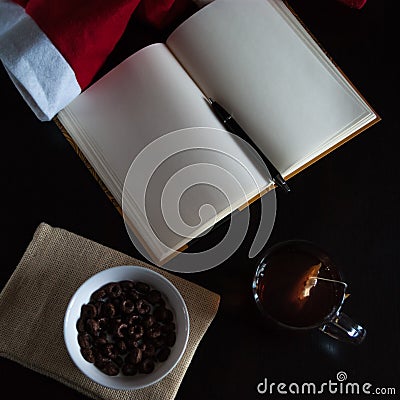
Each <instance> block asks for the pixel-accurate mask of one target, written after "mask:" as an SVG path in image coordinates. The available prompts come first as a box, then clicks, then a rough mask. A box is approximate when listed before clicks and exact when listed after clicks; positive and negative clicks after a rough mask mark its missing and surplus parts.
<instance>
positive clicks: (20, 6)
mask: <svg viewBox="0 0 400 400" xmlns="http://www.w3.org/2000/svg"><path fill="white" fill-rule="evenodd" d="M189 1H190V0H142V1H140V0H113V1H106V0H103V1H99V0H86V1H82V0H14V1H11V0H0V59H1V61H2V62H3V65H4V67H5V69H6V70H7V72H8V74H9V76H10V78H11V79H12V81H13V82H14V84H15V86H16V87H17V88H18V90H19V91H20V93H21V95H22V96H23V97H24V99H25V101H26V102H27V103H28V104H29V106H30V107H31V108H32V110H33V111H34V112H35V114H36V116H37V117H38V118H39V119H40V120H42V121H48V120H50V119H52V118H53V117H54V116H55V115H56V114H57V112H58V111H60V110H61V109H62V108H64V107H65V106H66V105H67V104H69V103H70V102H71V101H72V100H73V99H74V98H75V97H76V96H78V95H79V94H80V93H81V91H82V90H84V89H85V88H86V87H87V86H88V85H89V84H90V83H91V82H92V80H93V78H94V76H95V75H96V73H97V72H98V70H99V69H100V67H101V66H102V65H103V63H104V61H105V60H106V58H107V57H108V55H109V54H110V53H111V51H112V50H113V48H114V47H115V45H116V43H117V42H118V41H119V39H120V38H121V36H122V34H123V33H124V30H125V28H126V26H127V24H128V22H129V20H130V18H131V15H132V13H133V12H134V11H135V9H136V8H140V13H141V18H144V19H146V20H147V22H149V23H150V24H153V25H154V26H156V27H157V28H163V27H164V26H165V24H166V23H168V22H171V21H172V20H173V18H174V17H176V16H177V15H178V14H179V13H180V12H183V10H184V9H185V6H186V5H187V4H188V3H189ZM139 3H141V4H140V7H139Z"/></svg>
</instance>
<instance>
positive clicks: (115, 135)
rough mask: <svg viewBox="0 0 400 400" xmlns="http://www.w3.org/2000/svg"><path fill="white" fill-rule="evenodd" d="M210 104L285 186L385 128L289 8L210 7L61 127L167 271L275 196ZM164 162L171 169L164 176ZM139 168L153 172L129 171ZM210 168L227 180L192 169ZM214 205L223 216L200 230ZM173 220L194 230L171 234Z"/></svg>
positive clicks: (270, 0)
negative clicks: (192, 245)
mask: <svg viewBox="0 0 400 400" xmlns="http://www.w3.org/2000/svg"><path fill="white" fill-rule="evenodd" d="M208 97H212V98H213V99H215V100H216V101H218V102H219V103H221V104H223V105H224V107H225V108H226V109H228V110H229V111H230V112H231V113H232V115H233V116H234V117H235V119H236V120H237V121H238V122H239V124H240V125H241V126H242V127H243V128H244V130H245V131H246V132H247V134H248V135H249V136H251V138H252V139H253V141H254V142H255V143H256V144H257V145H258V147H259V148H260V149H261V150H262V151H263V152H264V153H265V155H266V156H267V157H268V158H269V159H270V160H271V162H272V163H273V164H274V165H275V166H276V167H277V169H278V170H279V171H280V172H281V174H282V176H283V177H284V178H286V179H288V178H290V177H292V176H293V175H295V174H296V173H298V172H299V171H301V170H303V169H304V168H306V167H307V166H309V165H311V164H312V163H313V162H315V161H316V160H318V159H319V158H321V157H323V156H324V155H325V154H327V153H329V152H330V151H332V150H333V149H335V148H337V147H338V146H339V145H341V144H343V143H344V142H345V141H347V140H349V139H350V138H352V137H354V136H355V135H356V134H358V133H360V132H361V131H363V130H364V129H366V128H367V127H369V126H371V125H372V124H374V123H375V122H377V121H378V120H379V119H380V118H379V116H378V115H377V114H376V113H375V112H374V110H373V109H372V108H371V106H370V105H369V104H368V103H367V102H366V101H365V99H364V98H363V97H362V96H361V95H360V93H359V92H358V91H357V90H356V89H355V88H354V86H353V85H352V84H351V82H350V81H349V80H348V79H347V78H346V76H345V75H344V74H343V73H342V72H341V70H340V69H339V68H337V66H336V65H335V64H334V63H333V62H332V61H331V60H330V58H329V57H328V56H327V55H326V54H325V52H324V51H323V50H322V49H321V48H320V46H319V45H318V43H317V42H316V41H315V40H314V39H313V37H312V36H311V35H310V34H309V33H308V31H307V30H306V29H305V28H304V27H303V25H302V23H301V22H300V21H299V20H298V19H297V18H296V16H295V15H294V14H293V13H292V11H291V10H290V9H289V8H288V7H287V6H286V4H285V3H284V2H283V1H280V0H248V1H242V0H215V1H213V2H212V3H210V4H208V5H207V6H205V7H204V8H202V9H201V10H199V11H198V12H196V13H195V14H194V15H192V16H191V17H190V18H188V19H187V20H186V21H185V22H183V23H182V24H181V25H180V26H179V27H178V28H177V29H176V30H175V31H174V32H172V34H171V35H170V36H169V37H168V39H167V40H166V43H157V44H153V45H150V46H148V47H146V48H144V49H142V50H140V51H138V52H137V53H135V54H133V55H132V56H130V57H129V58H127V59H126V60H124V61H123V62H122V63H121V64H120V65H118V66H117V67H115V68H114V69H113V70H112V71H110V72H109V73H108V74H106V75H105V76H104V77H102V78H101V79H100V80H99V81H97V82H96V83H94V84H93V85H92V86H91V87H89V88H88V89H87V90H86V91H85V92H83V93H82V94H80V95H79V96H78V97H77V98H76V99H75V100H74V101H73V102H72V103H71V104H69V105H68V106H67V107H66V108H65V109H64V110H62V111H61V112H60V113H59V114H58V116H57V118H58V121H59V122H60V123H61V124H62V126H63V127H64V129H65V131H66V132H67V133H68V134H69V135H70V137H71V138H72V140H73V141H74V142H75V144H76V145H77V146H78V147H79V149H80V151H81V152H82V153H83V155H84V156H85V157H86V159H87V160H88V161H89V163H90V164H91V166H92V167H93V169H94V170H95V172H96V173H97V174H98V176H99V177H100V179H101V180H102V181H103V182H104V184H105V186H106V187H107V188H108V190H109V191H110V192H111V194H112V196H113V197H114V198H115V199H116V201H117V203H118V204H120V205H122V203H123V202H125V204H124V210H125V209H129V210H130V212H131V217H130V221H129V223H130V225H131V227H132V229H133V230H134V231H135V233H136V234H137V236H138V237H139V238H140V241H141V242H142V243H143V244H144V245H145V248H146V249H147V251H148V252H149V255H150V257H151V259H152V260H153V262H155V263H157V264H162V263H163V262H164V261H165V260H167V259H168V258H169V257H170V256H171V254H174V252H175V251H176V250H179V249H182V247H184V246H185V245H186V244H187V243H188V242H189V241H190V240H191V239H192V238H193V237H197V236H198V235H200V234H201V233H202V232H204V231H205V230H207V229H208V228H209V227H210V226H212V225H213V224H214V223H215V222H217V221H218V220H220V219H222V218H224V217H225V216H226V215H228V214H229V213H231V212H232V211H233V210H235V209H238V208H240V207H241V206H243V205H244V204H248V202H249V201H250V200H251V199H252V198H254V196H257V195H258V194H260V193H264V192H265V191H267V190H268V188H270V187H271V180H270V179H269V175H268V173H265V171H263V170H262V168H260V165H257V160H256V158H254V157H253V156H252V154H251V152H249V151H248V149H247V148H246V146H243V143H241V142H240V141H238V140H237V139H236V138H235V137H233V136H232V135H230V134H228V133H227V132H226V131H224V130H223V126H222V125H221V123H220V122H219V120H218V119H217V117H216V116H215V115H214V113H213V111H212V110H211V108H210V106H209V104H208V103H207V102H206V101H205V98H208ZM185 129H187V130H185ZM175 131H178V132H177V133H175V134H173V135H167V134H170V133H171V132H175ZM166 138H173V139H172V141H171V140H170V141H168V140H167V139H166ZM149 145H150V147H149ZM175 145H176V148H174V146H175ZM144 149H145V150H144ZM149 149H151V151H152V153H151V156H149V154H150V153H148V151H149ZM146 151H147V153H146ZM168 152H170V153H171V154H173V155H174V156H173V157H168V154H166V153H168ZM157 157H160V158H163V157H165V158H163V159H162V161H163V162H162V164H161V165H159V166H158V168H157V171H155V172H154V171H153V170H152V169H151V167H152V163H154V162H155V160H154V159H157ZM138 160H139V161H140V162H141V164H140V163H138ZM146 160H149V161H148V162H147V161H146ZM134 161H135V163H137V164H136V165H137V166H139V167H140V168H143V169H142V170H139V171H138V168H131V164H132V162H134ZM146 162H147V164H146ZM200 164H201V165H202V166H211V167H212V166H215V165H218V166H219V167H220V168H221V170H222V171H224V172H225V173H226V175H225V176H229V177H228V178H226V179H223V178H222V177H223V176H224V175H223V174H222V175H221V176H219V175H218V174H213V171H215V169H212V168H211V169H208V168H207V167H202V168H200V169H195V168H190V166H193V165H200ZM187 167H188V168H187ZM200 170H201V173H200V172H199V171H200ZM128 171H129V174H128ZM149 171H150V172H151V174H152V176H151V179H149V177H148V176H144V175H145V174H146V173H148V172H149ZM182 171H186V172H187V173H186V174H182V173H181V172H182ZM177 174H178V175H177ZM201 174H203V175H204V176H202V175H201ZM177 176H179V179H172V178H176V177H177ZM211 177H212V179H211ZM232 177H233V178H232ZM231 178H232V180H231ZM182 179H183V181H182ZM204 179H205V181H204ZM207 180H208V184H207ZM182 182H184V183H182ZM237 182H239V184H238V183H237ZM124 183H126V185H125V189H124ZM201 183H203V184H201ZM219 184H220V185H222V186H221V187H222V188H224V190H222V191H221V190H218V185H219ZM166 189H167V190H166ZM174 190H175V191H176V196H175V197H174V196H173V195H171V193H173V192H174ZM225 191H227V192H229V196H228V199H227V196H226V195H225V194H226V193H222V192H225ZM144 192H146V193H144ZM123 193H124V196H123ZM166 194H167V195H168V194H169V197H168V196H166ZM163 196H164V197H163ZM123 197H124V199H123ZM167 198H169V199H170V202H169V203H168V202H167V203H165V204H164V203H163V201H164V200H165V199H167ZM174 201H175V203H174ZM178 203H179V204H178ZM161 204H163V207H161ZM204 204H209V205H211V207H212V209H213V212H210V213H207V212H206V213H205V214H204V215H202V216H201V218H200V221H201V223H199V209H200V208H201V206H202V205H204ZM168 213H169V215H166V214H168ZM175 216H177V218H178V217H179V218H182V220H183V221H184V222H185V224H183V225H184V229H182V230H180V229H179V227H178V228H176V227H175V226H172V225H174V223H173V221H175V220H176V219H177V218H175ZM174 218H175V219H174ZM179 218H178V219H179ZM168 221H170V222H171V221H172V224H171V223H169V222H168Z"/></svg>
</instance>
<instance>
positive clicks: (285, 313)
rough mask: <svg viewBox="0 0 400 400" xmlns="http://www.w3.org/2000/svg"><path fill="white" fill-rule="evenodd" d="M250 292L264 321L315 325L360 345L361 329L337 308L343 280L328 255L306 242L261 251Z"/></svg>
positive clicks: (305, 326)
mask: <svg viewBox="0 0 400 400" xmlns="http://www.w3.org/2000/svg"><path fill="white" fill-rule="evenodd" d="M252 286H253V295H254V299H255V302H256V304H257V307H258V309H259V310H260V311H261V314H262V315H263V316H264V317H265V319H266V321H267V322H268V323H269V325H271V324H272V325H273V326H276V327H279V328H284V329H289V330H302V331H305V330H311V329H319V330H320V331H322V332H324V333H326V334H327V335H329V336H331V337H333V338H335V339H337V340H340V341H344V342H349V343H353V344H360V343H361V342H362V341H363V340H364V338H365V335H366V330H365V329H364V328H363V327H362V326H360V325H359V324H357V323H356V322H354V321H353V320H352V319H351V318H350V317H348V316H347V315H346V314H345V313H343V312H342V306H343V302H344V300H345V298H346V297H347V293H346V289H347V284H346V283H345V282H343V280H342V276H341V273H340V271H339V269H338V268H337V266H336V265H335V264H334V263H333V262H332V260H331V258H330V257H329V256H328V255H327V254H326V253H325V252H324V251H323V250H322V249H320V248H319V247H318V246H317V245H316V244H314V243H312V242H309V241H306V240H289V241H285V242H280V243H278V244H276V245H274V246H272V247H270V248H269V249H267V250H266V251H265V252H264V253H263V254H262V258H261V259H260V261H259V262H258V265H257V269H256V273H255V275H254V279H253V285H252Z"/></svg>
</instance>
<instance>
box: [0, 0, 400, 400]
mask: <svg viewBox="0 0 400 400" xmlns="http://www.w3.org/2000/svg"><path fill="white" fill-rule="evenodd" d="M289 3H290V4H291V5H292V6H293V8H294V9H295V11H296V12H297V13H298V15H299V16H300V17H301V19H302V20H303V21H304V22H305V24H306V25H307V26H308V28H309V29H310V30H311V32H312V33H313V34H314V35H315V36H316V37H317V38H318V40H319V41H320V43H321V44H322V46H323V47H325V49H326V50H327V51H328V52H329V54H330V55H331V56H332V57H333V58H334V60H335V61H336V62H337V64H338V65H339V66H340V67H341V68H342V70H343V71H344V72H345V73H346V74H347V76H348V77H349V78H350V79H351V80H352V82H353V83H354V84H355V85H356V87H357V88H358V89H359V90H360V91H361V93H362V94H363V95H364V96H365V97H366V99H367V100H368V101H369V102H370V103H371V105H372V106H373V107H374V108H375V109H376V111H377V112H378V113H379V114H380V115H381V117H382V121H381V122H379V123H378V124H376V125H375V126H373V127H372V128H370V129H368V130H367V131H365V132H364V133H362V134H361V135H359V136H358V137H356V138H354V139H353V140H351V141H350V142H348V143H347V144H345V145H343V146H342V147H341V148H339V149H337V150H336V151H334V152H333V153H331V154H330V155H328V156H326V157H325V158H324V159H322V160H320V161H318V162H317V163H316V164H314V165H313V166H311V167H310V168H308V169H307V170H305V171H303V172H302V173H300V174H298V175H297V176H296V177H294V178H293V179H292V180H291V181H290V185H291V188H292V192H291V193H290V194H289V195H286V194H285V193H283V192H281V191H277V200H278V207H277V215H276V222H275V226H274V228H273V231H272V234H271V236H270V238H269V241H268V243H267V245H268V246H270V245H272V244H274V243H277V242H279V241H282V240H287V239H293V238H301V239H308V240H312V241H315V242H317V243H318V244H320V245H321V246H322V247H324V248H325V249H326V250H327V251H328V252H329V253H330V254H331V255H332V256H333V258H334V260H335V261H336V262H337V264H338V265H339V266H340V267H341V269H342V271H343V273H344V275H345V277H346V281H347V282H348V283H349V286H350V291H351V293H352V295H351V296H350V298H349V300H348V301H347V302H346V305H345V311H346V313H347V314H349V315H350V316H352V317H353V318H354V319H356V320H357V321H359V322H360V323H362V324H363V325H364V326H365V327H366V329H367V331H368V333H367V338H366V340H365V342H364V343H363V344H362V345H360V346H352V345H349V344H346V343H340V342H337V341H335V340H333V339H331V338H329V337H328V336H326V335H323V334H322V333H321V332H318V331H315V332H311V333H309V334H306V335H299V336H294V337H290V338H288V337H286V336H285V335H278V334H271V333H268V332H267V331H265V329H264V328H263V326H262V324H261V322H260V318H259V315H258V314H257V311H256V309H255V306H254V302H253V298H252V293H251V280H252V276H253V273H254V270H255V264H254V260H250V259H249V258H248V257H247V253H248V249H249V246H250V243H251V240H252V235H253V234H254V231H253V230H252V229H250V230H249V232H248V235H247V236H246V238H245V241H244V243H243V244H242V246H241V247H240V248H239V249H238V250H237V251H236V252H235V254H234V255H232V256H231V257H230V258H229V259H228V260H227V261H226V262H224V263H223V264H221V265H219V266H218V267H216V268H214V269H211V270H209V271H205V272H200V273H196V274H190V275H185V277H186V278H187V279H189V280H191V281H193V282H196V283H198V284H200V285H203V286H204V287H207V288H209V289H210V290H213V291H215V292H217V293H219V294H220V295H221V304H220V309H219V311H218V314H217V316H216V318H215V320H214V322H213V323H212V325H211V327H210V329H209V330H208V331H207V333H206V335H205V337H204V338H203V340H202V342H201V343H200V345H199V347H198V349H197V351H196V353H195V356H194V358H193V360H192V363H191V365H190V366H189V369H188V371H187V373H186V375H185V377H184V379H183V382H182V385H181V387H180V389H179V392H178V395H177V400H186V399H261V398H274V397H276V398H280V397H281V396H282V395H280V394H277V392H276V391H275V392H274V393H275V396H273V395H268V394H265V395H262V394H259V393H258V392H257V385H258V384H259V383H260V382H263V381H264V378H267V379H268V382H276V383H279V382H284V383H286V384H287V385H289V384H290V383H292V382H297V383H299V384H301V383H303V382H314V383H316V384H318V383H323V382H328V381H329V380H332V381H336V374H337V373H338V372H339V371H343V372H345V373H346V374H347V377H348V378H347V382H356V383H359V384H360V386H361V385H362V384H363V383H364V382H369V383H371V385H372V387H371V390H372V391H373V390H375V389H376V388H378V389H379V388H391V387H395V388H396V390H397V393H399V392H400V382H399V376H400V371H399V359H400V352H399V337H400V329H399V317H400V301H399V282H400V273H399V271H400V258H399V249H400V234H399V227H400V224H399V222H400V220H399V206H400V190H399V186H398V182H399V180H400V175H399V167H398V162H399V161H398V144H397V143H398V142H396V141H395V140H396V137H397V136H398V133H399V131H398V120H397V118H395V115H396V114H395V111H394V105H395V104H397V101H387V98H388V97H387V95H388V92H390V91H391V90H390V88H392V87H393V86H394V83H395V82H396V81H397V76H396V77H395V74H396V72H395V71H396V68H397V69H398V63H397V62H395V61H393V60H388V59H386V57H387V58H390V55H389V54H388V53H386V52H385V49H386V48H387V47H386V46H387V43H388V41H389V35H388V37H386V38H385V32H384V29H385V24H384V3H385V2H384V1H376V0H375V1H374V0H368V2H367V4H366V6H365V7H364V8H363V9H362V10H354V9H350V8H348V7H345V6H343V5H342V4H340V3H339V2H337V1H335V0H326V1H319V0H291V1H290V2H289ZM159 37H160V35H159V32H155V31H154V30H152V29H151V28H149V27H145V26H140V25H139V24H135V23H132V24H131V25H130V26H129V29H128V30H127V33H126V35H125V36H124V37H123V38H122V40H121V42H120V43H119V44H118V46H117V48H116V49H115V51H114V52H113V54H112V55H111V56H110V59H109V60H108V61H107V63H106V65H105V66H104V69H103V70H102V71H101V72H100V74H101V73H103V72H104V71H106V70H107V69H108V68H110V67H111V66H113V65H115V64H116V63H118V62H119V61H121V60H122V59H123V58H124V57H126V56H127V55H129V54H130V53H131V52H133V51H136V50H137V49H139V48H140V47H143V46H144V45H146V44H149V43H151V42H154V41H156V40H158V39H159ZM387 54H388V55H387ZM0 80H1V91H0V99H1V101H2V103H3V106H2V107H1V109H0V115H1V143H2V155H1V163H2V167H1V171H2V199H3V225H2V229H1V232H2V237H3V240H2V243H3V246H2V257H3V260H2V263H1V264H2V267H1V269H0V278H1V282H0V288H2V287H3V286H4V285H5V283H6V282H7V280H8V279H9V278H10V276H11V274H12V272H13V270H14V268H15V266H16V265H17V264H18V262H19V260H20V257H21V256H22V254H23V252H24V250H25V248H26V246H27V245H28V243H29V241H30V240H31V238H32V234H33V232H34V231H35V229H36V227H37V226H38V224H39V223H40V222H42V221H43V222H47V223H48V224H50V225H53V226H58V227H62V228H65V229H67V230H70V231H72V232H75V233H77V234H80V235H82V236H85V237H88V238H90V239H92V240H95V241H97V242H100V243H102V244H104V245H107V246H109V247H112V248H114V249H117V250H120V251H123V252H125V253H128V254H130V255H132V256H136V257H139V258H142V257H141V255H140V254H139V253H138V252H137V251H136V250H135V248H134V247H133V245H132V243H131V241H130V239H129V237H128V235H127V233H126V230H125V226H124V223H123V220H122V218H121V216H120V215H119V214H118V212H117V211H116V209H115V208H114V207H113V205H112V204H111V202H110V201H109V200H108V198H107V197H106V196H105V195H104V193H103V191H102V190H101V189H100V187H99V186H98V184H97V183H96V182H95V180H94V179H93V178H92V176H91V175H90V173H89V172H88V170H87V169H86V167H85V166H84V164H83V163H82V162H81V160H80V159H79V158H78V156H77V155H76V154H75V152H74V151H73V149H72V148H71V146H70V145H69V144H68V143H67V141H66V140H65V139H64V137H63V136H62V134H61V132H60V131H59V130H58V128H57V127H56V126H55V124H53V123H52V122H48V123H47V122H40V121H38V120H37V119H36V117H35V116H34V114H33V113H32V111H31V110H30V109H29V108H28V106H27V105H26V104H25V102H24V100H23V99H22V98H21V97H20V95H19V94H18V92H17V90H16V89H15V87H14V86H13V84H12V83H11V81H10V80H9V78H8V76H7V74H6V73H5V71H4V69H3V68H1V70H0ZM388 89H389V90H388ZM259 212H260V210H259V204H258V203H254V204H253V205H252V206H251V218H252V219H253V220H254V222H255V224H253V225H256V222H257V218H258V216H259ZM223 231H224V228H223V226H222V227H221V228H218V229H216V230H215V231H212V232H211V233H210V234H209V235H208V237H206V238H204V240H203V241H202V242H201V243H202V246H207V244H208V243H213V242H214V241H215V240H218V238H219V237H222V235H223V233H224V232H223ZM0 312H1V310H0ZM0 371H1V372H0V377H1V378H0V379H1V382H2V388H3V391H5V390H7V391H9V390H11V391H12V392H11V393H12V397H13V398H17V399H27V398H31V397H32V396H34V397H35V398H41V399H54V398H56V397H57V398H58V399H70V400H71V399H82V398H84V397H83V396H82V395H81V394H79V393H77V392H75V391H74V390H72V389H69V388H68V387H66V386H64V385H62V384H59V383H58V382H56V381H54V380H52V379H49V378H46V377H45V376H42V375H40V374H37V373H35V372H33V371H31V370H29V369H25V368H22V367H21V366H19V365H18V364H16V363H14V362H11V361H8V360H5V359H0ZM14 381H17V382H19V384H18V385H16V386H14V384H13V383H12V382H14ZM343 396H344V395H343ZM303 397H305V396H303Z"/></svg>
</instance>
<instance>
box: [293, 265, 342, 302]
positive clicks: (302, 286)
mask: <svg viewBox="0 0 400 400" xmlns="http://www.w3.org/2000/svg"><path fill="white" fill-rule="evenodd" d="M321 267H322V263H319V264H316V265H313V266H311V267H310V268H309V269H308V270H307V271H306V272H305V273H304V274H303V275H302V276H301V278H300V279H299V282H298V284H297V286H295V288H294V290H293V296H292V298H291V301H292V303H295V304H296V305H297V306H298V307H299V308H302V307H303V306H304V304H305V303H306V302H307V301H308V300H309V298H310V296H311V290H312V289H313V288H314V287H315V286H316V285H317V282H318V280H323V281H328V282H334V283H339V284H342V285H344V286H345V288H344V289H345V290H346V287H347V284H346V283H345V282H342V281H338V280H335V279H327V278H322V277H319V276H318V274H319V272H320V269H321ZM348 296H349V294H345V295H344V298H345V299H346V298H347V297H348Z"/></svg>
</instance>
